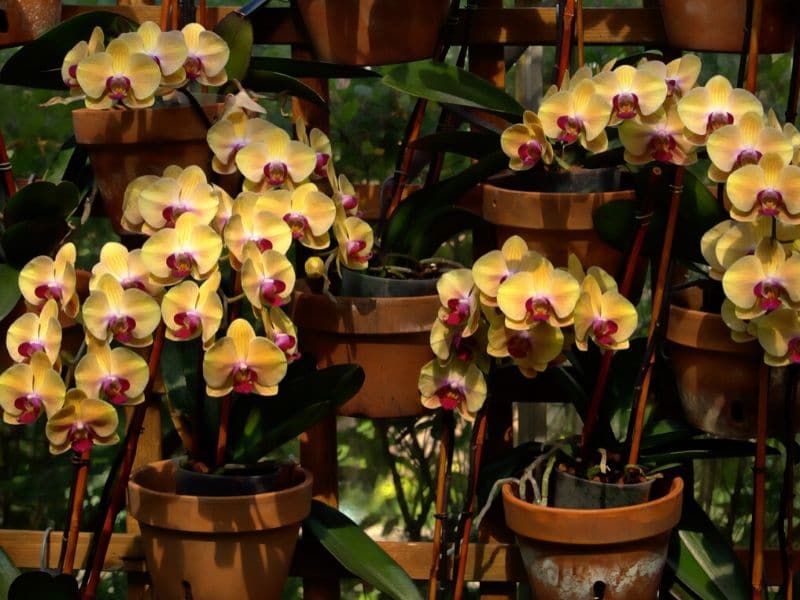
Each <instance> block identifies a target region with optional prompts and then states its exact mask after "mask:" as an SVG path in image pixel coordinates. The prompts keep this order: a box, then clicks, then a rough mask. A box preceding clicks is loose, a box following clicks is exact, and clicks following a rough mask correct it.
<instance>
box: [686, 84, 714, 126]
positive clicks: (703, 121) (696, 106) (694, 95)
mask: <svg viewBox="0 0 800 600" xmlns="http://www.w3.org/2000/svg"><path fill="white" fill-rule="evenodd" d="M711 106H712V105H711V98H710V94H709V91H708V90H707V89H706V88H704V87H701V88H694V89H691V90H689V91H688V92H687V93H686V95H685V96H684V97H683V98H681V99H680V101H678V115H679V116H680V118H681V121H682V122H683V124H684V125H685V126H686V128H687V129H688V130H689V131H691V132H692V133H694V134H697V135H705V134H706V131H707V129H708V115H709V113H710V111H711Z"/></svg>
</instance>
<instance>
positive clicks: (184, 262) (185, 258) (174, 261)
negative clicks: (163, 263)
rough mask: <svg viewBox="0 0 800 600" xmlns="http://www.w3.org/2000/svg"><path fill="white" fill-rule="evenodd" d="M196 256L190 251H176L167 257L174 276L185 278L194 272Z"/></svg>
mask: <svg viewBox="0 0 800 600" xmlns="http://www.w3.org/2000/svg"><path fill="white" fill-rule="evenodd" d="M193 264H194V256H193V255H192V254H191V253H190V252H176V253H174V254H170V255H169V256H168V257H167V266H168V267H169V268H170V271H172V275H173V276H174V277H179V278H183V277H186V276H188V275H189V274H190V273H191V272H192V265H193Z"/></svg>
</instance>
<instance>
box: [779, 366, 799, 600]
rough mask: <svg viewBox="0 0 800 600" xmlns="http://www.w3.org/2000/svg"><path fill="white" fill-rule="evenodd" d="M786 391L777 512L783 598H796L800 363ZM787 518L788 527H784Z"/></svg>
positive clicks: (792, 371)
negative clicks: (796, 443) (783, 456)
mask: <svg viewBox="0 0 800 600" xmlns="http://www.w3.org/2000/svg"><path fill="white" fill-rule="evenodd" d="M785 382H786V393H785V394H784V407H783V409H784V427H785V428H784V447H785V449H786V461H785V464H784V467H783V489H782V490H781V508H780V513H779V515H778V533H779V536H780V537H779V540H780V542H781V550H782V553H781V567H782V569H783V586H782V587H783V591H784V594H783V597H784V598H794V589H793V588H794V581H793V580H794V565H793V560H792V558H793V550H794V498H795V493H794V468H795V464H796V463H795V449H794V435H795V434H794V432H795V427H794V425H795V409H794V408H795V407H794V403H795V397H796V394H797V383H798V382H797V365H794V364H792V365H789V368H787V369H786V380H785ZM784 520H785V521H786V526H785V528H784Z"/></svg>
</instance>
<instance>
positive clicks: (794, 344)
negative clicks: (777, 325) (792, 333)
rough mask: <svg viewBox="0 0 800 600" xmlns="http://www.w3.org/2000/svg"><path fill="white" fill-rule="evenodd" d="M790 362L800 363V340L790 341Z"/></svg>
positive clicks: (793, 339)
mask: <svg viewBox="0 0 800 600" xmlns="http://www.w3.org/2000/svg"><path fill="white" fill-rule="evenodd" d="M789 360H790V361H792V362H793V363H800V338H792V339H791V340H789Z"/></svg>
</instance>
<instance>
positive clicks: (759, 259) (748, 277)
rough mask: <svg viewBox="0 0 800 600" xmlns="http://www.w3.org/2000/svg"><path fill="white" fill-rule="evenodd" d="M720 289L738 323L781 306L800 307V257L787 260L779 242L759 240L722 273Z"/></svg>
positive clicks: (767, 239)
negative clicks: (754, 247)
mask: <svg viewBox="0 0 800 600" xmlns="http://www.w3.org/2000/svg"><path fill="white" fill-rule="evenodd" d="M722 289H723V291H724V292H725V295H726V296H727V297H728V298H730V300H731V302H733V304H734V305H735V306H736V316H738V317H739V318H740V319H754V318H756V317H758V316H761V315H763V314H765V313H768V312H772V311H773V310H776V309H778V308H781V307H782V306H787V307H789V308H798V307H800V255H799V254H794V253H793V254H792V255H791V256H788V257H787V252H786V249H785V248H784V247H783V246H782V245H781V244H780V242H777V241H774V240H772V239H770V238H765V239H763V240H761V241H760V242H759V244H758V246H757V247H756V251H755V254H753V255H751V256H743V257H742V258H740V259H739V260H737V261H736V262H735V263H733V264H732V265H731V266H730V268H729V269H728V270H727V271H726V272H725V275H724V276H723V277H722Z"/></svg>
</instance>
